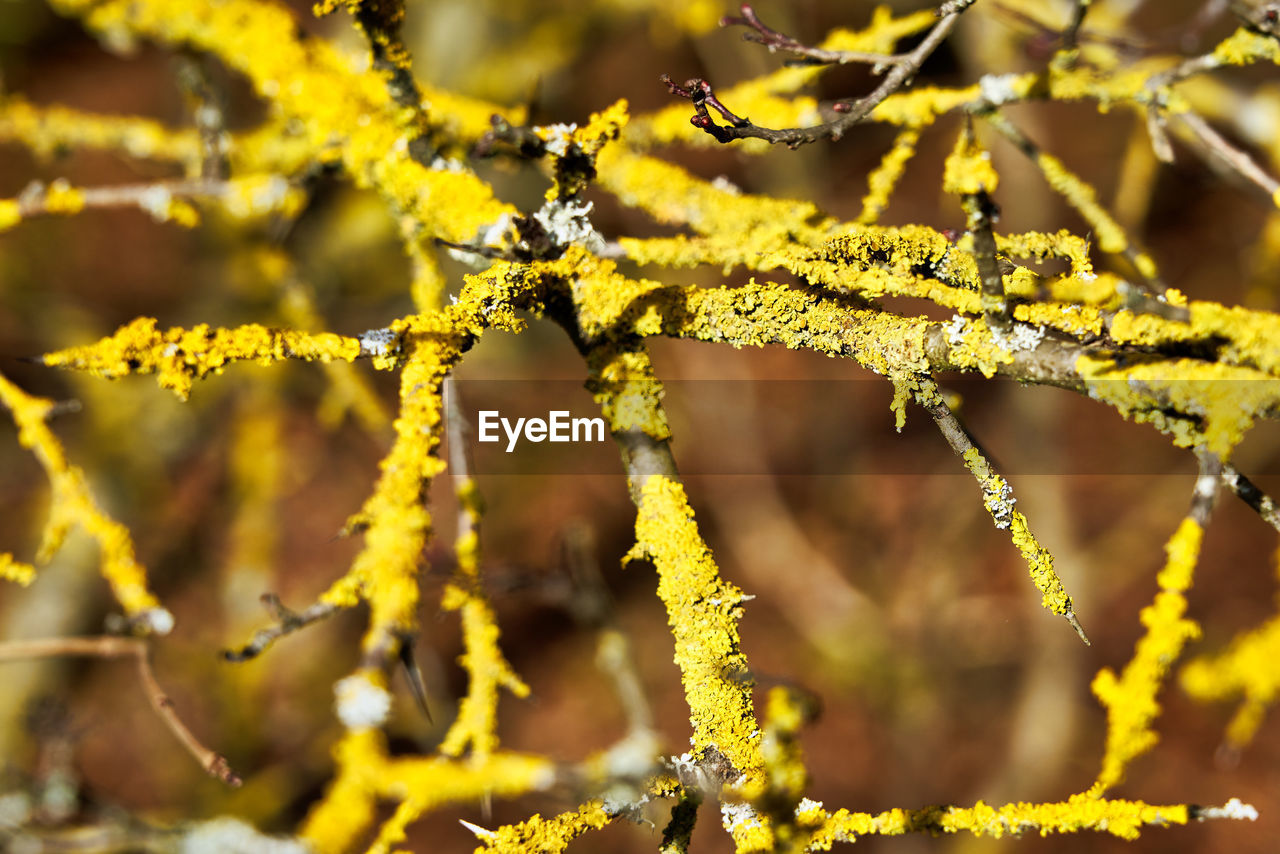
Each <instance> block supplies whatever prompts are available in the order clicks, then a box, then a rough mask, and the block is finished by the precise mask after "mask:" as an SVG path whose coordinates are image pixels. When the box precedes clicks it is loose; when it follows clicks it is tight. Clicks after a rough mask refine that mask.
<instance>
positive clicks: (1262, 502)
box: [1222, 465, 1280, 531]
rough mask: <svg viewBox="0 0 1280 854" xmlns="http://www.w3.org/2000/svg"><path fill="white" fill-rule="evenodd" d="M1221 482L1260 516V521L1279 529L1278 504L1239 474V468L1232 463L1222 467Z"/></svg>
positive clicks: (1279, 511)
mask: <svg viewBox="0 0 1280 854" xmlns="http://www.w3.org/2000/svg"><path fill="white" fill-rule="evenodd" d="M1222 482H1223V483H1225V484H1226V485H1227V489H1230V490H1231V491H1232V492H1234V493H1235V494H1236V496H1237V497H1238V498H1239V499H1240V500H1241V501H1243V502H1244V503H1245V504H1248V505H1249V506H1250V507H1252V508H1253V509H1254V511H1255V512H1257V514H1258V515H1259V516H1261V517H1262V521H1264V522H1266V523H1267V524H1268V525H1270V526H1271V527H1273V528H1275V529H1276V530H1277V531H1280V506H1277V505H1276V502H1275V500H1274V499H1272V497H1271V496H1270V495H1267V494H1266V493H1265V492H1263V491H1262V490H1261V489H1258V487H1257V485H1256V484H1255V483H1254V482H1253V481H1251V480H1249V478H1247V477H1245V476H1244V475H1243V474H1241V473H1240V470H1239V469H1237V468H1236V467H1235V466H1233V465H1224V466H1223V467H1222Z"/></svg>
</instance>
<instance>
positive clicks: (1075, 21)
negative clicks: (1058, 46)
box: [1062, 0, 1092, 50]
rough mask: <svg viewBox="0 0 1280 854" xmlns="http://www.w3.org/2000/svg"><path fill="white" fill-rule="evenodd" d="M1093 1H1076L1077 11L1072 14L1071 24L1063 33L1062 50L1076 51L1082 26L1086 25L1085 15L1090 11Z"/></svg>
mask: <svg viewBox="0 0 1280 854" xmlns="http://www.w3.org/2000/svg"><path fill="white" fill-rule="evenodd" d="M1091 2H1092V0H1076V5H1075V9H1074V10H1073V11H1072V13H1071V23H1069V24H1067V28H1066V29H1065V30H1063V31H1062V49H1063V50H1075V49H1076V46H1077V43H1078V39H1079V35H1080V25H1081V24H1083V23H1084V16H1085V13H1086V12H1088V11H1089V5H1090V3H1091Z"/></svg>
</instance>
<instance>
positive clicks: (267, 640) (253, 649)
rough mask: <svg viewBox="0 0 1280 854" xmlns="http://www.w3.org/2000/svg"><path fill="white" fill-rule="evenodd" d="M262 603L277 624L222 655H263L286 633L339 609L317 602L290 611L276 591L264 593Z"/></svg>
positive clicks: (234, 658)
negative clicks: (298, 610) (304, 607)
mask: <svg viewBox="0 0 1280 854" xmlns="http://www.w3.org/2000/svg"><path fill="white" fill-rule="evenodd" d="M262 604H263V605H265V606H266V608H267V610H268V611H270V612H271V616H272V617H274V618H275V620H276V624H275V625H273V626H268V627H267V628H265V629H258V631H256V632H254V635H253V637H252V638H251V639H250V640H249V642H248V643H247V644H245V645H244V646H242V647H240V648H239V649H224V650H223V651H222V657H223V658H224V659H226V660H227V661H248V660H249V659H251V658H254V657H256V656H258V655H261V654H262V653H263V652H264V651H265V650H266V648H267V647H269V646H271V644H273V643H275V642H276V641H277V640H278V639H280V638H282V637H284V636H285V635H288V634H293V633H294V632H296V631H297V630H298V629H301V628H305V627H307V626H309V625H311V624H312V623H314V622H316V621H318V620H323V619H324V618H325V617H328V616H330V615H331V614H333V613H334V612H335V611H337V610H338V608H337V606H336V605H329V604H327V603H325V602H317V603H315V604H314V605H312V606H310V607H309V608H307V609H306V610H305V611H301V612H297V611H290V610H289V609H288V608H286V607H285V606H284V604H283V603H282V602H281V601H280V597H279V596H277V595H276V594H274V593H263V594H262Z"/></svg>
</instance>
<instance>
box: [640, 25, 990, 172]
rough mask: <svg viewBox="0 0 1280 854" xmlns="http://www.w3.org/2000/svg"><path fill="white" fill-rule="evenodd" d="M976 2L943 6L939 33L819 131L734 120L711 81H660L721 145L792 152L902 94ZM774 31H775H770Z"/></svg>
mask: <svg viewBox="0 0 1280 854" xmlns="http://www.w3.org/2000/svg"><path fill="white" fill-rule="evenodd" d="M973 3H974V0H952V2H949V3H945V4H943V6H942V7H941V8H940V9H939V10H938V12H939V15H940V17H941V20H940V21H938V23H937V24H934V26H933V29H931V30H930V31H929V34H928V35H927V36H925V38H924V40H923V41H922V42H920V44H919V45H917V46H916V48H915V49H914V50H912V51H911V52H910V53H908V54H905V55H903V56H901V57H895V58H894V59H893V61H892V65H893V68H892V69H890V71H889V73H888V74H886V75H885V77H884V80H882V81H881V83H880V85H879V86H877V87H876V88H875V90H874V91H872V92H871V94H869V95H866V96H864V97H862V98H858V99H847V100H842V101H837V102H836V104H835V105H834V107H833V109H834V110H835V111H836V112H837V113H839V114H840V116H839V117H838V118H835V119H833V120H832V121H829V122H826V123H825V124H820V125H815V126H813V127H807V128H786V129H784V130H773V129H770V128H762V127H759V126H757V125H754V124H752V123H751V120H750V119H747V118H745V117H740V116H737V115H734V113H733V112H732V111H731V110H729V108H728V107H726V106H725V105H724V104H722V103H720V101H719V99H717V98H716V96H715V92H714V91H712V88H711V84H710V83H708V82H707V81H705V80H702V79H699V78H694V79H692V80H689V81H687V82H686V83H685V84H684V85H683V86H681V85H678V84H676V83H673V82H672V81H671V78H670V77H668V76H667V75H665V74H664V75H662V77H661V78H659V79H660V80H661V81H662V82H663V83H665V84H666V86H667V89H668V90H669V91H670V92H671V94H673V95H678V96H680V97H682V98H688V99H689V100H690V101H692V102H693V107H694V109H695V110H696V111H697V114H696V115H695V116H694V117H693V118H691V119H690V120H689V121H690V123H691V124H693V125H694V126H695V127H700V128H702V129H703V130H705V131H706V132H707V133H709V134H711V135H712V136H713V137H715V138H716V141H717V142H722V143H725V142H732V141H733V140H735V139H763V140H765V141H766V142H769V143H785V144H786V145H787V146H788V147H789V148H799V147H800V146H801V145H804V144H806V143H810V142H817V141H818V140H820V139H830V140H838V139H840V138H841V137H843V136H844V135H845V133H846V132H848V130H849V129H850V128H852V127H853V126H854V125H856V124H858V123H859V122H861V121H862V120H864V119H865V118H867V116H868V115H870V114H871V111H872V110H874V109H875V108H876V106H878V105H879V104H880V102H881V101H883V100H884V99H885V98H887V97H889V96H890V95H892V94H893V93H894V92H896V91H898V90H899V89H901V88H902V87H903V86H905V85H906V84H907V82H908V81H909V80H910V79H911V78H912V77H913V76H915V74H916V72H918V71H919V70H920V67H921V66H922V65H924V61H925V60H926V59H928V58H929V56H930V54H932V53H933V52H934V51H935V50H936V49H937V48H938V46H939V45H941V44H942V42H943V41H944V40H945V39H946V38H947V36H948V35H950V34H951V31H952V30H953V29H955V26H956V23H957V22H958V21H959V20H960V14H961V13H962V12H964V10H965V9H967V8H969V6H971V5H973ZM769 32H773V31H772V30H770V31H769ZM708 106H710V107H711V108H712V109H714V110H715V111H716V112H718V113H719V114H720V115H721V116H722V117H723V118H724V119H725V121H727V122H729V125H728V126H725V125H717V124H716V123H715V120H714V119H713V118H712V117H711V114H710V113H709V112H708V111H707V107H708Z"/></svg>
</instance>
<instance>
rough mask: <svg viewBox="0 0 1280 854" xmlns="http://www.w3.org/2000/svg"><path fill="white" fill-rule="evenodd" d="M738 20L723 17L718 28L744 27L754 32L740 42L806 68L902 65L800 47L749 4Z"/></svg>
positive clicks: (898, 59)
mask: <svg viewBox="0 0 1280 854" xmlns="http://www.w3.org/2000/svg"><path fill="white" fill-rule="evenodd" d="M741 12H742V17H740V18H735V17H731V16H727V15H726V16H725V17H723V18H721V19H720V26H722V27H730V26H744V27H750V28H752V29H753V30H755V32H754V33H743V34H742V40H743V41H749V42H755V43H757V44H762V45H764V46H765V47H766V48H768V49H769V53H777V52H778V51H780V50H781V51H785V52H787V53H793V54H795V55H796V56H800V57H803V58H804V59H805V60H807V61H808V62H807V63H806V64H814V65H847V64H849V63H853V62H860V63H866V64H868V65H874V66H876V67H877V68H879V69H883V67H884V66H887V65H897V64H899V63H902V62H906V61H907V58H906V56H888V55H886V54H883V53H868V52H866V51H861V50H824V49H822V48H820V47H813V46H811V45H806V44H803V43H802V42H799V41H797V40H796V39H794V38H792V37H791V36H789V35H787V34H785V33H781V32H779V31H777V30H775V29H773V28H772V27H769V26H767V25H766V24H765V23H764V22H763V21H761V20H760V18H759V17H758V16H757V15H756V11H755V9H753V8H752V7H751V4H749V3H743V4H742V6H741Z"/></svg>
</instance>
